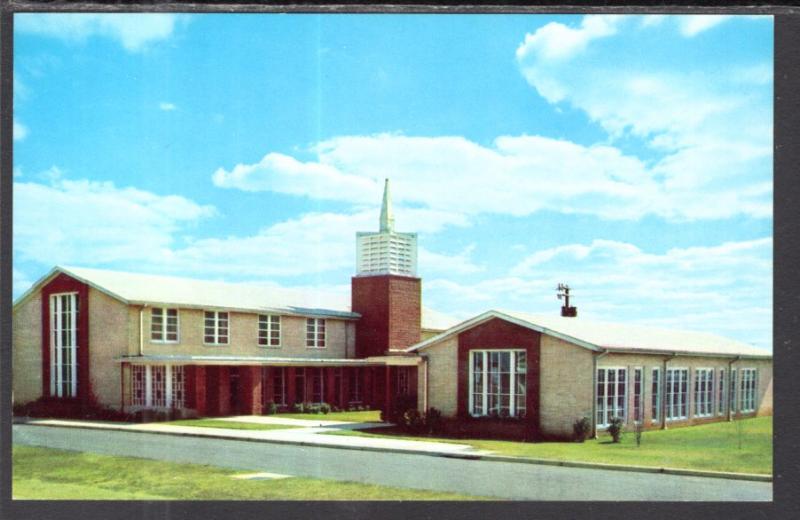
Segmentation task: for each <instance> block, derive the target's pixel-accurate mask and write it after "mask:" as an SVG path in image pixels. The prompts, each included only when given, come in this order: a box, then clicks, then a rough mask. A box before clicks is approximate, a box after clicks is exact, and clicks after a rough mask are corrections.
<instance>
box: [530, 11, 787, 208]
mask: <svg viewBox="0 0 800 520" xmlns="http://www.w3.org/2000/svg"><path fill="white" fill-rule="evenodd" d="M590 18H591V17H590V16H587V17H584V22H583V23H582V24H581V26H582V27H583V25H585V23H586V21H587V19H590ZM635 19H636V17H625V18H624V19H618V20H617V21H616V23H615V27H616V28H617V31H616V32H615V33H614V34H613V36H614V40H613V44H614V45H613V46H606V47H604V48H603V49H598V51H597V52H596V53H594V54H593V55H591V56H587V55H585V54H589V50H590V49H589V48H588V47H587V48H586V49H584V50H585V51H586V52H585V53H584V55H581V54H575V55H571V56H570V57H569V59H567V60H561V61H558V62H554V61H553V60H552V59H550V57H549V55H548V53H547V52H546V51H545V50H544V49H542V48H541V46H537V45H532V44H531V42H535V41H538V38H537V33H539V31H542V30H543V28H541V29H539V31H536V32H535V33H533V34H532V35H528V36H527V37H526V39H525V43H523V44H522V45H520V47H519V48H518V49H517V61H518V64H519V66H520V70H521V72H522V73H523V75H524V76H525V78H526V79H527V81H528V82H529V83H530V84H531V86H533V87H534V88H535V89H536V90H537V92H538V93H539V94H540V95H541V96H542V97H543V98H544V99H546V100H547V101H548V102H550V103H553V104H555V105H556V106H558V104H560V103H568V104H569V105H571V106H572V107H574V108H576V109H578V110H581V111H583V112H585V113H586V115H587V116H588V117H589V119H590V120H592V121H594V122H596V123H597V124H598V125H600V126H601V127H602V128H603V129H604V130H605V131H606V132H607V133H608V135H609V138H610V141H609V142H610V143H612V144H613V143H614V142H617V141H618V140H620V139H622V138H633V139H636V140H639V141H640V142H642V143H643V144H644V145H645V146H646V147H648V148H649V149H650V151H651V152H653V154H654V155H653V158H651V159H649V160H648V162H647V165H646V169H647V171H648V173H649V175H650V178H651V179H652V180H653V182H655V183H656V184H657V186H658V191H657V196H656V197H653V198H649V199H648V202H647V206H648V208H649V209H648V211H649V212H652V213H654V214H657V215H660V216H663V217H666V218H669V219H675V220H682V219H701V218H726V217H730V216H733V215H735V214H745V215H749V216H754V217H768V216H769V215H770V214H771V211H772V200H771V192H770V191H761V192H760V194H758V195H756V191H757V190H754V189H753V187H754V186H763V185H764V183H765V182H770V181H771V178H772V92H771V89H770V88H769V86H770V83H771V78H772V66H771V64H768V63H760V64H756V65H750V66H743V65H741V64H737V63H736V62H733V61H726V60H722V61H720V62H719V65H718V66H717V67H716V68H714V69H713V70H709V69H708V67H705V66H704V67H697V68H693V67H692V62H691V60H689V61H687V60H685V59H684V58H683V57H682V56H679V55H675V56H674V57H672V58H671V60H672V61H675V62H677V61H680V62H681V63H682V64H683V66H681V67H680V68H678V67H674V66H672V65H670V64H669V63H670V62H666V61H665V62H662V63H658V62H652V61H642V60H640V59H639V58H637V57H638V56H640V55H641V56H646V55H648V50H647V49H641V50H640V51H639V53H636V54H630V55H627V54H626V55H625V56H621V57H620V56H618V55H617V54H613V55H612V54H611V53H616V52H618V51H619V49H627V48H632V47H633V46H635V45H640V44H641V40H640V39H639V37H638V36H637V33H638V31H631V30H623V29H624V28H625V27H627V26H626V25H625V23H627V21H628V20H635ZM670 19H671V20H673V18H672V17H670ZM724 19H725V18H715V17H711V18H709V17H708V16H701V17H699V18H693V17H676V18H674V20H677V23H678V24H679V26H680V27H683V26H684V25H685V26H690V27H691V30H692V31H694V33H693V34H697V32H698V31H700V30H703V29H704V28H710V27H711V26H712V25H713V24H716V23H720V22H721V21H723V20H724ZM640 21H641V23H640V24H639V26H640V27H641V26H642V25H643V24H644V25H646V26H652V25H655V24H654V23H653V22H652V19H648V18H640ZM681 24H683V25H681ZM565 27H566V26H565ZM552 31H553V29H552V28H551V29H550V32H552ZM659 45H661V46H662V47H663V45H664V44H663V43H659ZM666 48H667V49H668V48H669V47H666ZM625 60H628V61H625ZM651 194H652V193H651ZM712 201H713V202H712ZM730 204H740V206H739V207H736V208H731V207H730V206H729V205H730ZM633 213H634V214H636V212H633Z"/></svg>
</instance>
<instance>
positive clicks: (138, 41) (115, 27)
mask: <svg viewBox="0 0 800 520" xmlns="http://www.w3.org/2000/svg"><path fill="white" fill-rule="evenodd" d="M187 19H188V18H187V16H186V15H179V14H172V13H102V14H100V13H47V14H42V13H36V14H32V13H20V14H17V15H16V16H15V17H14V28H15V30H17V31H19V32H21V33H28V34H37V35H42V36H50V37H55V38H60V39H62V40H67V41H84V40H86V39H87V38H90V37H93V36H104V37H107V38H111V39H113V40H116V41H117V42H119V43H120V44H121V45H122V46H123V47H124V48H125V50H127V51H129V52H138V51H141V50H143V49H145V48H146V47H147V46H148V45H150V44H151V43H154V42H157V41H161V40H165V39H167V38H169V37H170V36H172V33H173V31H174V30H175V26H176V25H177V24H178V23H179V22H181V21H185V20H187Z"/></svg>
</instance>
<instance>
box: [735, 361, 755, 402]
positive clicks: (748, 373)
mask: <svg viewBox="0 0 800 520" xmlns="http://www.w3.org/2000/svg"><path fill="white" fill-rule="evenodd" d="M740 374H741V379H742V391H741V406H740V407H739V409H740V410H741V412H742V413H750V412H754V411H755V409H756V369H755V368H743V369H742V370H741V372H740Z"/></svg>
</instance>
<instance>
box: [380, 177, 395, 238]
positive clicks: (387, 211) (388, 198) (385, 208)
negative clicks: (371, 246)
mask: <svg viewBox="0 0 800 520" xmlns="http://www.w3.org/2000/svg"><path fill="white" fill-rule="evenodd" d="M380 232H381V233H393V232H394V215H393V214H392V195H391V193H390V192H389V179H386V180H385V182H384V184H383V204H382V205H381V227H380Z"/></svg>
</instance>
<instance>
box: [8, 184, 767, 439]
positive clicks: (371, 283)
mask: <svg viewBox="0 0 800 520" xmlns="http://www.w3.org/2000/svg"><path fill="white" fill-rule="evenodd" d="M356 250H357V255H356V256H357V262H356V265H357V269H356V274H355V276H353V277H352V279H351V295H350V300H349V301H341V299H337V298H336V297H332V296H330V295H325V294H322V293H315V292H310V293H309V292H301V291H296V290H291V289H280V288H276V287H275V286H274V285H269V284H243V283H224V282H216V281H202V280H194V279H187V278H177V277H167V276H155V275H146V274H136V273H127V272H117V271H108V270H100V269H88V268H82V267H61V266H57V267H55V268H53V269H52V270H51V271H50V272H49V273H48V274H46V275H45V276H43V277H42V278H41V279H40V280H38V281H37V282H36V283H35V284H34V285H33V286H32V287H31V288H30V289H29V290H28V291H27V292H26V293H25V294H23V295H22V296H21V297H20V298H19V299H18V300H17V301H16V302H15V304H14V309H13V379H14V380H13V399H14V402H15V403H17V404H21V403H27V402H31V401H35V400H37V399H40V398H50V399H55V400H62V401H63V402H64V403H67V402H71V403H74V402H79V403H85V404H89V403H95V404H99V405H102V406H108V407H112V408H115V409H118V410H123V411H129V412H130V411H137V410H144V409H151V410H178V411H181V412H182V413H184V414H186V415H189V416H192V415H196V416H224V415H233V414H239V415H240V414H262V413H264V412H265V410H266V409H267V407H268V406H269V405H270V403H274V404H276V405H277V406H278V408H279V409H283V410H288V409H291V407H292V406H293V405H294V404H295V403H328V404H330V405H333V406H337V407H339V408H347V407H351V406H368V407H372V408H381V409H386V408H388V407H391V406H392V405H393V403H395V402H396V401H397V400H398V399H401V398H402V399H404V400H409V399H410V400H413V401H415V402H416V403H417V407H418V408H419V410H420V411H421V412H424V411H426V410H428V409H430V408H436V409H438V410H439V411H441V412H442V414H443V415H444V416H445V417H450V418H457V419H458V420H459V421H461V422H463V424H465V425H471V426H474V427H478V428H488V429H502V430H507V431H508V432H512V433H513V432H514V431H519V432H520V435H523V432H527V433H524V435H532V436H534V437H538V438H549V437H568V436H570V435H571V434H572V425H573V423H574V422H575V421H576V420H578V419H580V418H582V417H587V418H589V419H590V421H591V423H592V425H593V427H594V428H596V429H603V428H605V427H606V426H607V425H608V424H609V422H610V420H611V419H612V418H614V417H620V418H622V419H623V420H624V421H625V422H626V423H627V424H628V425H632V424H633V423H634V422H641V423H643V424H644V425H645V426H646V427H648V428H667V427H672V426H677V425H690V424H698V423H704V422H709V421H721V420H733V419H736V418H739V417H749V416H754V415H764V414H771V413H772V356H771V355H770V354H768V353H766V352H765V351H763V350H760V349H757V348H754V347H752V346H750V345H747V344H744V343H742V342H739V341H736V340H734V339H728V338H723V337H719V336H716V335H712V334H707V333H700V332H690V331H678V330H672V329H663V328H654V327H646V326H640V325H628V324H619V323H604V322H594V321H587V320H584V319H583V318H582V317H577V316H575V315H574V313H572V314H570V313H565V314H567V315H566V316H559V315H533V314H527V313H522V312H512V311H498V310H489V311H486V312H484V313H482V314H480V315H478V316H475V317H472V318H470V319H467V320H465V321H461V322H457V320H453V319H449V318H447V317H446V316H443V315H442V314H440V313H437V312H435V311H433V310H431V309H427V308H426V307H424V306H423V305H422V280H421V279H420V278H419V277H418V276H417V236H416V234H415V233H399V232H397V231H395V228H394V217H393V214H392V206H391V196H390V189H389V182H388V180H387V181H386V185H385V188H384V196H383V204H382V208H381V216H380V225H379V228H378V232H362V233H358V234H357V236H356ZM573 310H574V309H573ZM59 402H60V401H59Z"/></svg>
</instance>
